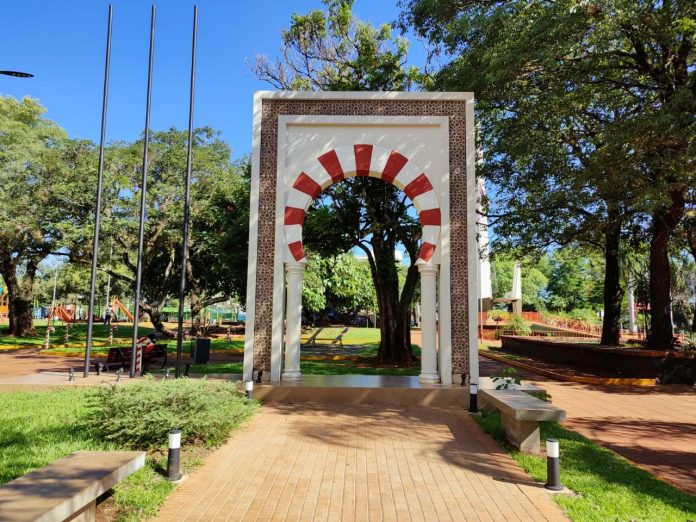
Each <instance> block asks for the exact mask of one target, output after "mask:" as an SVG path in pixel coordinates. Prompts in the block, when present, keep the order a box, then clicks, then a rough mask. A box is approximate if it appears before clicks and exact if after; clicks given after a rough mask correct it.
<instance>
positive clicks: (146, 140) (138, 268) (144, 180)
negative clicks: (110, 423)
mask: <svg viewBox="0 0 696 522" xmlns="http://www.w3.org/2000/svg"><path fill="white" fill-rule="evenodd" d="M155 14H156V13H155V6H154V4H153V6H152V13H151V15H150V59H149V63H148V69H147V102H146V103H145V137H144V140H143V141H144V143H143V178H142V183H141V184H140V229H139V232H138V260H137V265H136V274H135V304H134V305H133V339H132V342H131V367H130V376H131V378H133V377H135V363H136V356H135V347H136V345H137V344H138V318H139V317H140V285H141V283H142V274H143V266H142V265H143V238H144V235H145V211H146V208H145V202H146V201H145V196H146V194H147V158H148V152H149V151H148V149H149V148H150V100H151V98H152V61H153V56H154V52H155Z"/></svg>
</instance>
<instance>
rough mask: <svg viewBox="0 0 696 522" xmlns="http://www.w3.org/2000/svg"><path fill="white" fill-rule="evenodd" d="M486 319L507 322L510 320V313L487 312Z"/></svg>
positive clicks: (499, 311) (501, 311)
mask: <svg viewBox="0 0 696 522" xmlns="http://www.w3.org/2000/svg"><path fill="white" fill-rule="evenodd" d="M488 318H489V319H491V320H493V321H495V322H500V321H507V320H508V319H509V318H510V313H509V312H506V311H504V310H489V311H488Z"/></svg>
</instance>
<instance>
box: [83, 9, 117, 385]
mask: <svg viewBox="0 0 696 522" xmlns="http://www.w3.org/2000/svg"><path fill="white" fill-rule="evenodd" d="M113 14H114V9H113V6H112V5H111V4H109V21H108V28H107V33H106V60H105V64H104V92H103V96H102V118H101V136H100V141H99V169H98V171H97V204H96V207H95V209H94V240H93V242H92V273H91V279H90V284H89V317H88V318H87V342H86V346H85V368H84V371H83V372H82V375H83V376H84V377H88V376H89V359H90V352H91V351H92V328H93V326H94V317H93V316H94V314H93V313H92V310H93V309H94V292H95V290H96V285H97V261H98V258H99V225H100V223H101V206H102V183H103V180H104V139H105V136H106V109H107V103H108V99H109V68H110V65H111V22H112V19H113Z"/></svg>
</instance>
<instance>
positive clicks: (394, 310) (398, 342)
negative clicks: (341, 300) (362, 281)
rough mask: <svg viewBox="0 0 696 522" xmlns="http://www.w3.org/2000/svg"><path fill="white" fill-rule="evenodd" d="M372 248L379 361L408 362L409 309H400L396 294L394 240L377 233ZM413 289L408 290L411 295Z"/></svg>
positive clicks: (397, 282) (409, 355)
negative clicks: (377, 319)
mask: <svg viewBox="0 0 696 522" xmlns="http://www.w3.org/2000/svg"><path fill="white" fill-rule="evenodd" d="M371 245H372V250H373V252H374V265H375V269H374V271H373V279H374V278H375V275H376V277H377V278H378V282H376V283H375V290H376V292H377V303H378V305H379V313H380V336H381V339H380V344H379V352H378V356H379V359H380V360H381V361H382V362H385V363H388V364H398V365H400V366H411V365H412V364H413V353H412V351H411V336H410V332H409V331H408V309H406V313H403V309H402V306H401V299H400V296H399V275H398V271H397V267H396V262H395V261H394V247H395V245H394V242H393V241H391V240H389V239H386V238H384V237H383V236H382V235H380V234H379V233H376V234H374V235H373V237H372V240H371ZM412 295H413V292H412V291H411V296H412Z"/></svg>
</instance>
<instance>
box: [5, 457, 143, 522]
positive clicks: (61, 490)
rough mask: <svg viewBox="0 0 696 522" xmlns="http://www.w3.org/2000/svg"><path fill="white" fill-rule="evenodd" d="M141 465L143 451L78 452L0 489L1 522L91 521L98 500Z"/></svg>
mask: <svg viewBox="0 0 696 522" xmlns="http://www.w3.org/2000/svg"><path fill="white" fill-rule="evenodd" d="M144 465H145V452H144V451H77V452H75V453H73V454H71V455H68V456H67V457H64V458H62V459H59V460H57V461H55V462H53V463H51V464H49V465H47V466H44V467H43V468H40V469H37V470H36V471H32V472H31V473H27V474H26V475H23V476H21V477H19V478H17V479H15V480H13V481H12V482H8V483H7V484H5V485H3V486H0V520H2V522H28V521H36V522H60V521H67V520H70V521H72V522H78V521H79V522H91V521H94V520H95V515H96V506H97V497H99V496H100V495H102V494H103V493H105V492H107V491H108V490H110V489H111V488H112V487H114V486H115V485H116V484H117V483H118V482H120V481H121V480H123V479H124V478H126V477H128V476H129V475H131V474H132V473H134V472H135V471H137V470H138V469H140V468H142V467H143V466H144Z"/></svg>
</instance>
